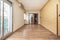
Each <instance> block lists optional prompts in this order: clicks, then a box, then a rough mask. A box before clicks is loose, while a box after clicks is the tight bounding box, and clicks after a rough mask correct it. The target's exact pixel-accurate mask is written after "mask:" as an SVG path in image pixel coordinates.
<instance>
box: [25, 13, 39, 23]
mask: <svg viewBox="0 0 60 40" xmlns="http://www.w3.org/2000/svg"><path fill="white" fill-rule="evenodd" d="M24 21H25V24H38V13H29V14H24Z"/></svg>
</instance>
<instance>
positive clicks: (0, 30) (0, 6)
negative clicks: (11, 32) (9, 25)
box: [0, 0, 2, 38]
mask: <svg viewBox="0 0 60 40" xmlns="http://www.w3.org/2000/svg"><path fill="white" fill-rule="evenodd" d="M1 11H2V1H1V0H0V38H1V37H2V35H1V33H2V23H1V22H2V19H1V17H2V15H1Z"/></svg>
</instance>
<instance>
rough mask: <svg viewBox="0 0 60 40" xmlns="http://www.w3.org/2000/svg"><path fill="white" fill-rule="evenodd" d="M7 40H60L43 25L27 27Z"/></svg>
mask: <svg viewBox="0 0 60 40" xmlns="http://www.w3.org/2000/svg"><path fill="white" fill-rule="evenodd" d="M6 40H60V38H57V37H56V36H55V35H54V34H52V33H51V32H50V31H48V30H47V29H45V28H44V27H42V26H41V25H25V26H24V27H22V28H21V29H19V30H18V31H17V32H15V33H14V34H13V35H11V36H10V37H9V38H7V39H6Z"/></svg>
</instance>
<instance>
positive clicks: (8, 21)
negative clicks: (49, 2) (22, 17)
mask: <svg viewBox="0 0 60 40" xmlns="http://www.w3.org/2000/svg"><path fill="white" fill-rule="evenodd" d="M10 32H12V9H11V6H10V5H8V4H7V3H4V35H7V34H9V33H10Z"/></svg>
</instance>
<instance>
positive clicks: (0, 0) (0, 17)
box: [0, 0, 1, 37]
mask: <svg viewBox="0 0 60 40" xmlns="http://www.w3.org/2000/svg"><path fill="white" fill-rule="evenodd" d="M0 37H1V0H0Z"/></svg>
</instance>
